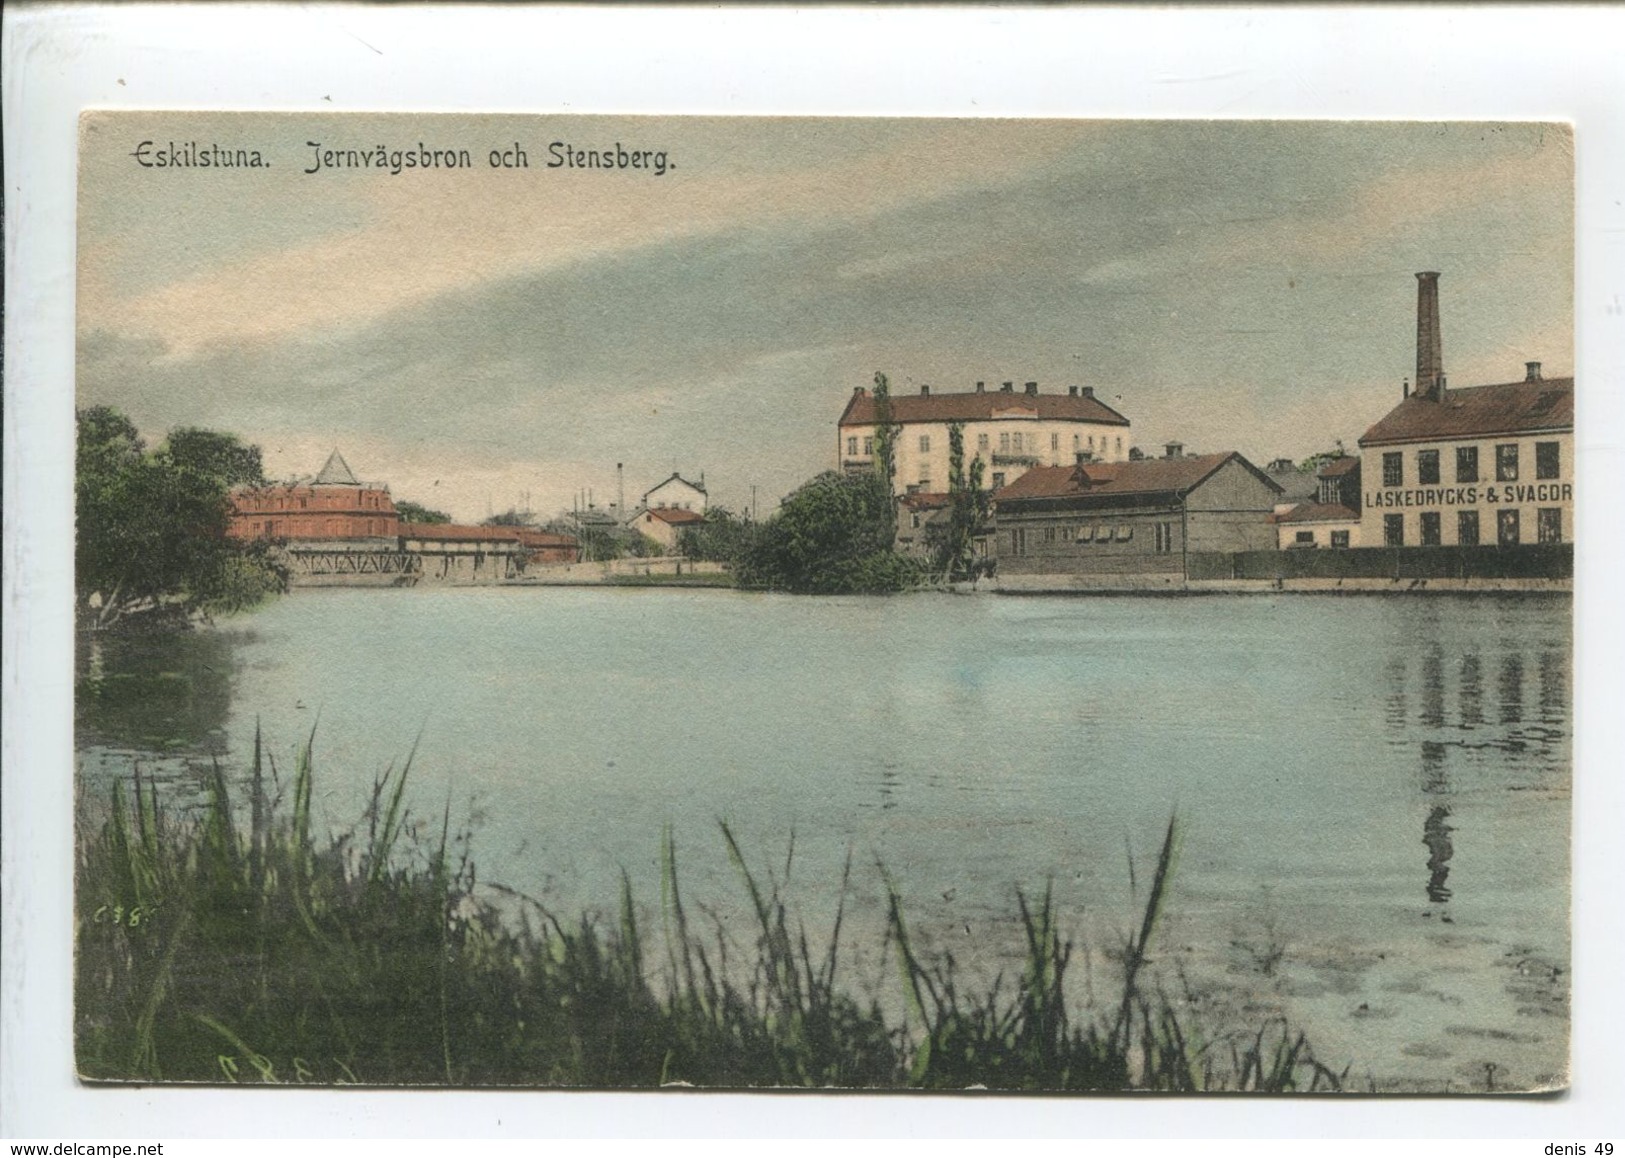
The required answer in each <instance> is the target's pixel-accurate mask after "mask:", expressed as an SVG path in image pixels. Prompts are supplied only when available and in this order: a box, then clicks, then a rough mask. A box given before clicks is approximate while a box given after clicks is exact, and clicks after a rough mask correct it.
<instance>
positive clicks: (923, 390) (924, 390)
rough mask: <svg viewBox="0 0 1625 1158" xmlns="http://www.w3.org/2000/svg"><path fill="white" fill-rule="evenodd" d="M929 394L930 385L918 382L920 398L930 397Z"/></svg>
mask: <svg viewBox="0 0 1625 1158" xmlns="http://www.w3.org/2000/svg"><path fill="white" fill-rule="evenodd" d="M930 395H931V387H929V386H927V385H925V383H923V382H922V383H921V384H920V397H921V398H928V397H930Z"/></svg>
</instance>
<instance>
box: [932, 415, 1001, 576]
mask: <svg viewBox="0 0 1625 1158" xmlns="http://www.w3.org/2000/svg"><path fill="white" fill-rule="evenodd" d="M982 469H983V466H982V460H981V459H980V458H975V459H972V460H971V464H970V470H969V471H967V470H966V469H965V424H964V423H963V422H950V423H949V424H948V511H947V516H946V518H945V519H944V520H942V521H940V522H935V523H931V524H929V525H928V526H927V527H926V529H925V541H926V545H927V546H928V547H929V548H930V550H931V564H932V572H933V573H934V574H936V575H939V576H940V577H941V579H942V581H943V582H944V583H952V582H958V581H960V580H964V579H975V578H977V576H978V575H980V574H981V573H982V567H981V561H979V560H978V559H977V558H976V540H977V539H978V538H979V537H981V536H982V535H985V534H986V533H987V528H988V521H989V519H990V518H991V517H992V501H991V497H990V496H989V494H988V492H987V491H986V490H985V489H983V487H982Z"/></svg>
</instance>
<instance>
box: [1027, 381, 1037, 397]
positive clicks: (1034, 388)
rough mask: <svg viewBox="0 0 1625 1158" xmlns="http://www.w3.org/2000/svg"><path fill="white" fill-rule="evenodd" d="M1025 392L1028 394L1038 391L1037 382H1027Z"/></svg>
mask: <svg viewBox="0 0 1625 1158" xmlns="http://www.w3.org/2000/svg"><path fill="white" fill-rule="evenodd" d="M1027 393H1029V394H1037V393H1038V383H1037V382H1029V383H1027Z"/></svg>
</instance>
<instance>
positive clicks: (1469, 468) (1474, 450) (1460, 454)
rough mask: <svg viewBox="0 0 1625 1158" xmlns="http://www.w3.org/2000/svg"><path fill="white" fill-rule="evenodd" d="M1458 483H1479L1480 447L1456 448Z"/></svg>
mask: <svg viewBox="0 0 1625 1158" xmlns="http://www.w3.org/2000/svg"><path fill="white" fill-rule="evenodd" d="M1456 481H1457V482H1459V483H1463V482H1477V481H1478V447H1476V446H1458V447H1456Z"/></svg>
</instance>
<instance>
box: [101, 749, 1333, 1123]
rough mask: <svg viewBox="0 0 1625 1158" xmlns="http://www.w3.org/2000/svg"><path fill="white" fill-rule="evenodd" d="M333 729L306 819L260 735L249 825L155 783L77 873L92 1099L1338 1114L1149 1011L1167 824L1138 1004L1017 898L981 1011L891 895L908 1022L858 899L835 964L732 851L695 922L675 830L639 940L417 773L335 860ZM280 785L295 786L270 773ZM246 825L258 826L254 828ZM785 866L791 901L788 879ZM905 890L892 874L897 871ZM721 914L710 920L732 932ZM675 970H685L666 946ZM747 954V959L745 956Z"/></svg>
mask: <svg viewBox="0 0 1625 1158" xmlns="http://www.w3.org/2000/svg"><path fill="white" fill-rule="evenodd" d="M313 746H314V732H313V733H312V735H311V738H310V739H309V740H307V741H306V743H305V744H304V746H303V747H302V749H301V751H300V753H299V755H298V758H297V760H296V767H295V771H294V777H293V781H292V784H291V785H290V786H289V787H290V788H291V793H292V802H291V805H287V806H284V804H283V801H282V797H281V795H280V793H278V794H276V795H273V794H272V793H271V791H270V789H269V788H268V784H269V783H275V782H276V781H277V777H276V774H275V773H276V770H275V767H274V765H273V764H271V762H270V761H269V760H268V759H267V758H266V757H265V756H264V754H263V751H262V748H261V745H260V742H259V736H258V734H257V733H256V736H255V747H254V759H253V765H252V769H251V774H250V777H249V781H248V785H247V793H248V807H247V809H246V810H242V811H239V810H237V809H235V808H234V807H233V802H232V799H231V796H230V791H229V788H228V784H227V779H226V777H225V775H224V773H223V772H222V770H221V769H220V768H219V767H218V766H216V768H215V769H214V775H213V777H212V779H211V782H210V790H209V794H210V799H209V803H208V805H207V806H206V807H205V808H204V809H203V811H202V812H201V813H198V812H195V811H193V812H186V813H170V812H168V811H166V810H164V809H163V808H161V807H160V804H159V800H158V796H157V789H156V787H155V786H153V785H151V784H150V783H145V782H143V780H142V779H141V777H140V775H139V773H138V774H137V776H136V778H135V780H134V785H133V792H131V793H129V794H126V793H125V792H124V790H123V789H122V787H119V788H115V790H114V793H113V799H112V802H111V808H110V810H109V811H108V813H107V815H106V819H105V821H104V822H103V823H102V824H101V825H100V826H99V828H96V829H94V830H93V831H92V830H89V828H88V826H82V828H81V831H82V832H83V833H85V835H84V837H83V838H82V840H81V842H80V846H79V850H78V860H77V873H78V880H77V889H76V891H75V898H76V903H77V905H78V910H77V921H76V925H77V930H76V938H77V953H76V957H75V977H74V987H75V1005H74V1026H75V1043H76V1056H77V1061H78V1069H79V1072H80V1073H81V1075H82V1076H84V1077H85V1078H87V1079H90V1080H109V1081H141V1082H150V1081H193V1082H214V1083H222V1082H227V1083H236V1082H255V1083H278V1084H280V1083H294V1084H316V1085H343V1084H356V1083H365V1084H373V1085H401V1084H431V1085H474V1084H480V1085H563V1086H589V1087H610V1086H622V1087H633V1086H655V1085H663V1084H668V1083H673V1082H683V1083H690V1084H694V1085H705V1086H735V1087H738V1086H755V1085H765V1086H804V1087H805V1086H812V1087H824V1086H846V1087H871V1088H897V1087H907V1086H913V1087H920V1088H931V1089H963V1088H966V1087H969V1086H978V1085H979V1086H985V1087H988V1088H994V1089H1017V1090H1079V1091H1085V1090H1099V1091H1123V1090H1163V1091H1182V1092H1190V1091H1204V1090H1219V1089H1248V1090H1260V1091H1269V1092H1280V1091H1287V1090H1295V1089H1307V1090H1310V1091H1314V1090H1320V1089H1336V1088H1338V1087H1339V1085H1340V1078H1339V1075H1335V1074H1333V1073H1331V1071H1329V1070H1327V1069H1326V1068H1325V1067H1324V1066H1323V1065H1321V1064H1319V1063H1318V1062H1316V1061H1315V1059H1314V1057H1313V1055H1312V1054H1311V1053H1310V1051H1309V1049H1308V1046H1307V1045H1306V1044H1305V1042H1304V1038H1303V1036H1302V1034H1296V1035H1294V1034H1293V1033H1292V1032H1291V1031H1290V1029H1288V1028H1287V1027H1286V1026H1285V1025H1284V1024H1281V1023H1279V1022H1270V1023H1266V1024H1265V1025H1264V1026H1263V1027H1261V1028H1259V1029H1256V1030H1251V1031H1235V1030H1232V1031H1228V1032H1219V1033H1205V1032H1203V1027H1202V1026H1200V1025H1199V1024H1197V1023H1196V1022H1195V1020H1194V1015H1193V1014H1191V1013H1190V1012H1189V1011H1188V1010H1187V1009H1185V1008H1183V1007H1182V1006H1181V1005H1179V1004H1176V1003H1175V1002H1173V1001H1170V1000H1169V999H1168V998H1166V997H1164V996H1162V995H1161V993H1160V991H1159V992H1158V993H1156V994H1153V993H1151V992H1149V991H1148V990H1147V988H1146V986H1145V984H1144V983H1143V980H1142V977H1143V975H1144V972H1145V967H1146V964H1147V953H1148V943H1149V940H1150V937H1151V934H1152V931H1153V930H1154V928H1155V925H1156V919H1157V916H1158V914H1159V913H1160V911H1161V908H1162V907H1163V905H1164V904H1165V902H1166V897H1167V892H1168V889H1169V885H1170V881H1171V877H1172V864H1173V850H1174V847H1175V829H1174V826H1173V824H1172V823H1170V825H1169V830H1168V835H1167V837H1166V839H1165V841H1164V844H1163V851H1162V856H1161V858H1160V859H1159V862H1158V866H1157V872H1156V877H1155V881H1154V883H1153V885H1152V889H1151V895H1150V897H1149V899H1148V901H1147V904H1146V911H1145V913H1144V915H1143V916H1142V917H1141V919H1140V921H1139V931H1138V932H1137V933H1136V934H1134V935H1131V936H1130V937H1129V939H1128V942H1127V944H1126V945H1125V946H1124V947H1123V949H1122V952H1121V954H1120V956H1121V959H1122V962H1123V967H1122V971H1121V972H1122V980H1121V986H1122V992H1121V996H1120V998H1119V999H1115V1000H1109V1001H1108V1002H1106V1003H1105V1004H1104V1005H1101V1006H1085V1007H1083V1008H1079V1007H1076V1006H1074V1005H1072V1004H1071V1003H1070V1002H1069V1001H1068V998H1067V994H1066V989H1065V979H1066V970H1067V966H1068V964H1069V962H1070V960H1071V957H1072V952H1073V945H1072V943H1071V942H1070V941H1064V940H1063V939H1062V936H1061V934H1060V931H1059V918H1058V915H1057V914H1056V912H1055V909H1054V906H1053V904H1052V902H1051V898H1050V894H1049V891H1048V890H1046V891H1045V894H1044V898H1043V900H1042V902H1041V903H1039V904H1037V905H1030V904H1029V903H1028V900H1027V898H1026V897H1025V896H1024V895H1021V894H1018V895H1017V905H1018V908H1019V913H1020V923H1021V927H1022V929H1023V930H1024V935H1025V946H1024V953H1023V957H1024V965H1023V968H1022V971H1021V976H1020V978H1019V980H1018V981H1017V982H1016V984H1015V985H1014V987H1013V988H1012V989H1011V990H1010V991H1009V992H1008V993H1006V992H1005V991H1004V987H1003V985H1002V983H1001V981H1000V980H995V981H994V982H993V984H992V987H991V990H990V991H989V992H987V993H985V994H982V995H972V994H968V993H965V992H962V991H961V989H960V987H959V986H958V984H957V982H956V979H955V966H954V960H953V957H952V955H951V954H945V955H944V956H943V957H942V958H941V959H939V960H925V959H922V956H921V955H920V953H919V952H918V951H917V950H916V948H915V944H914V941H913V939H912V936H911V934H910V931H909V928H908V925H907V923H906V922H905V920H904V916H903V901H902V898H901V896H900V895H899V892H898V890H897V889H896V887H895V886H893V885H892V883H891V881H890V879H889V878H886V882H885V883H886V896H887V902H888V911H889V929H888V932H887V934H886V945H885V946H884V947H883V948H882V952H889V951H890V950H891V949H895V951H896V954H897V963H898V972H899V976H900V978H901V980H902V983H903V989H904V997H905V999H906V1005H907V1007H908V1013H907V1015H906V1016H905V1017H904V1018H903V1019H902V1020H901V1021H900V1022H899V1021H898V1020H897V1019H896V1018H895V1017H894V1016H893V1017H888V1015H887V1014H886V1013H884V1012H883V1011H882V1009H881V1008H880V1006H879V1004H878V1001H877V999H876V998H873V997H871V998H869V999H868V1000H867V1001H860V1000H858V999H856V998H854V997H853V996H851V995H850V993H849V992H848V990H847V989H846V988H844V987H843V986H842V985H841V984H840V978H841V976H842V974H841V972H840V963H841V943H842V942H841V931H842V923H843V916H844V911H845V905H846V901H847V898H848V897H849V896H850V895H851V860H850V857H849V858H848V863H847V866H846V870H845V871H844V872H843V874H842V878H841V881H840V887H839V891H838V893H837V897H836V902H835V913H834V922H833V930H832V932H831V934H830V939H829V943H828V945H827V946H826V947H824V948H823V949H822V950H820V951H818V952H814V951H813V949H812V948H811V946H810V945H809V942H808V938H807V934H806V931H805V927H804V926H803V925H802V923H801V922H800V921H798V920H795V919H793V918H792V916H791V913H790V910H789V906H788V904H787V903H786V900H785V898H784V894H783V890H784V884H785V881H784V879H781V878H780V877H778V876H776V875H775V874H774V872H773V871H772V869H767V870H765V871H756V870H753V869H752V868H751V867H750V866H749V864H748V862H747V859H746V856H745V854H744V851H743V850H742V849H741V847H740V845H739V843H738V841H737V840H736V839H735V836H734V834H733V832H732V831H731V830H730V829H729V828H728V826H727V825H726V824H724V825H723V826H722V840H723V845H724V848H725V850H726V855H727V856H728V859H729V860H730V862H731V863H732V864H733V867H734V869H735V871H736V874H737V876H738V879H739V883H740V887H741V889H742V891H743V896H744V900H745V901H746V902H747V903H748V908H747V910H746V911H747V912H748V913H749V914H750V917H749V919H748V921H747V927H746V928H745V929H744V931H743V936H744V938H745V939H747V941H748V944H749V948H748V949H747V950H745V951H744V952H743V953H742V952H741V951H740V946H739V944H738V943H737V940H736V936H737V934H734V933H732V931H731V930H729V929H725V928H724V927H723V926H722V925H721V924H720V923H719V924H718V926H717V931H716V933H715V935H714V938H712V937H707V936H702V935H700V934H699V933H696V932H695V931H694V929H693V928H692V927H691V925H690V921H689V916H688V912H689V910H688V906H687V904H686V903H685V900H684V897H683V893H682V889H681V885H680V882H679V877H678V872H677V853H676V845H675V841H674V839H673V837H672V834H671V832H670V831H669V830H668V831H667V832H666V833H665V836H664V839H663V841H662V844H661V853H660V866H661V903H660V908H659V913H660V916H661V920H660V925H661V928H660V930H659V932H658V934H651V932H649V931H646V930H645V929H643V928H642V927H640V924H639V919H638V913H639V908H638V905H637V904H636V903H635V899H634V896H633V891H632V887H631V883H630V881H629V880H628V879H626V878H625V877H624V876H623V878H622V885H621V889H620V896H619V898H618V901H619V903H618V906H617V908H616V910H615V911H616V913H617V915H616V917H615V918H614V919H612V920H609V921H607V922H606V921H605V920H603V919H602V918H595V917H594V916H591V915H583V916H581V917H579V918H577V919H574V920H566V919H560V918H559V917H557V916H556V915H554V914H553V913H551V912H549V911H548V910H547V909H546V908H544V907H543V906H542V905H540V904H539V903H537V902H536V901H533V900H530V899H529V898H524V897H520V896H518V895H517V894H514V893H511V892H509V891H508V890H505V889H501V888H500V887H496V886H484V887H480V886H478V885H477V882H476V880H475V873H474V868H473V861H472V859H471V857H470V852H469V843H470V838H469V834H468V833H466V832H462V833H456V834H453V833H452V832H451V831H450V823H449V814H448V813H445V812H443V813H442V814H441V815H439V816H437V817H435V818H433V819H432V820H431V821H430V822H429V823H427V824H424V823H420V822H419V821H417V820H416V819H414V818H413V817H412V816H411V814H410V812H409V810H408V809H407V807H406V805H405V797H404V785H405V782H406V778H407V775H408V773H409V771H410V765H411V761H410V759H408V761H407V764H406V766H405V767H403V768H402V769H401V771H400V772H399V774H395V773H393V772H386V773H385V774H384V775H383V776H382V777H380V778H379V779H378V780H377V781H376V782H375V784H374V786H373V792H372V799H371V803H370V805H369V806H368V807H367V809H366V811H365V814H364V816H363V818H362V822H361V824H359V825H358V826H357V827H355V828H353V829H352V830H350V831H348V832H345V833H343V834H341V835H338V836H333V837H328V838H325V839H321V840H319V839H317V837H316V836H315V835H314V834H313V832H312V823H311V807H310V802H311V799H312V796H313V784H314V776H315V772H314V758H313V755H312V752H313ZM268 766H269V767H268ZM244 812H246V816H245V815H244ZM789 866H790V860H789V858H786V862H785V868H784V878H786V879H787V878H788V876H789ZM881 873H882V876H884V875H885V873H884V869H883V868H882V869H881ZM702 911H704V912H707V913H710V912H712V911H713V910H710V909H708V908H706V909H702ZM661 947H663V948H664V953H663V954H662V953H660V952H659V951H658V950H659V948H661ZM730 954H732V955H730Z"/></svg>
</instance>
